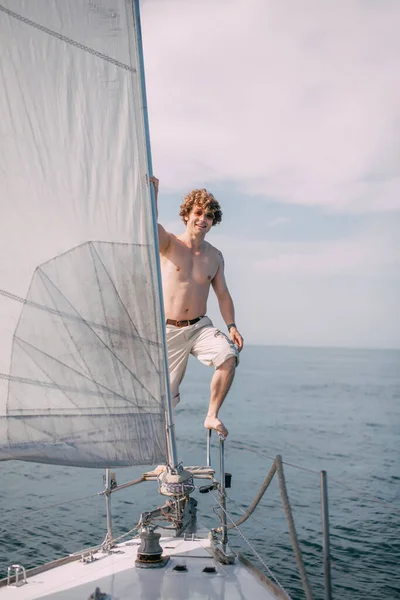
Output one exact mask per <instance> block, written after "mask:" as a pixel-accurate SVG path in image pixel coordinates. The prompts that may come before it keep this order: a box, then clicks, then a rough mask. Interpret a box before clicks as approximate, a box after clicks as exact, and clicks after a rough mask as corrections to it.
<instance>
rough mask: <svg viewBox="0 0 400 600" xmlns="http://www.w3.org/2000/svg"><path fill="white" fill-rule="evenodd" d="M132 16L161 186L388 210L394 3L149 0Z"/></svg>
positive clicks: (394, 99) (398, 83)
mask: <svg viewBox="0 0 400 600" xmlns="http://www.w3.org/2000/svg"><path fill="white" fill-rule="evenodd" d="M142 18H143V29H144V40H145V59H146V68H147V82H148V99H149V110H150V124H151V132H152V142H153V154H154V161H155V164H156V170H157V173H158V174H159V176H160V178H162V181H163V187H164V188H165V189H169V190H170V191H177V190H182V189H183V188H190V187H192V186H193V185H198V183H201V182H206V181H207V182H217V181H232V182H234V183H235V184H236V185H237V186H238V187H239V189H240V190H241V191H242V192H243V194H258V195H262V196H264V195H265V196H267V197H269V198H273V199H275V200H277V201H281V202H285V203H296V204H300V205H316V206H322V207H324V208H326V209H328V210H333V211H342V212H356V213H358V212H379V211H393V210H400V162H399V160H398V158H399V156H400V80H399V78H398V65H399V57H400V36H399V35H398V23H399V20H400V4H399V3H398V2H393V1H390V0H382V1H381V2H379V3H374V2H367V1H365V0H351V1H347V0H346V1H344V0H338V1H336V2H333V1H332V2H320V1H317V0H308V1H306V2H302V3H293V2H288V1H285V0H282V2H274V1H273V0H229V1H228V0H213V1H212V2H211V1H206V2H201V3H199V2H193V1H190V0H189V1H188V0H175V1H174V0H170V1H169V2H162V1H156V0H148V1H147V2H145V4H144V5H143V10H142Z"/></svg>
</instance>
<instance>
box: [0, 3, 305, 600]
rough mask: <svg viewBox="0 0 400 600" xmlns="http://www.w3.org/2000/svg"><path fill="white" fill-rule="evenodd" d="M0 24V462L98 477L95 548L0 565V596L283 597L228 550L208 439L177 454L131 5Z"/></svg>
mask: <svg viewBox="0 0 400 600" xmlns="http://www.w3.org/2000/svg"><path fill="white" fill-rule="evenodd" d="M0 23H1V29H0V31H1V50H0V52H1V57H0V59H1V70H0V81H1V89H2V94H1V95H0V114H1V115H2V118H1V125H0V130H1V134H2V135H1V139H2V148H1V149H2V161H1V167H0V189H1V194H2V220H1V224H0V245H1V246H0V247H1V256H2V264H1V269H0V328H1V333H0V339H1V344H0V459H1V460H19V461H32V462H41V463H45V464H53V465H68V466H75V467H86V468H96V469H105V473H106V474H105V489H104V497H105V500H106V509H107V523H106V524H105V527H104V529H105V530H106V532H107V533H106V536H105V539H104V541H103V542H102V543H101V544H99V546H97V547H95V548H89V549H85V550H82V551H79V552H76V553H75V554H72V555H69V556H66V557H65V558H63V559H58V560H55V561H53V562H51V563H48V564H46V565H42V566H39V567H37V568H35V569H32V570H30V571H26V569H25V568H24V566H23V565H22V564H13V565H10V566H9V568H8V573H7V576H6V577H5V578H4V579H3V580H2V581H0V599H4V600H6V599H7V598H13V600H16V599H17V600H19V599H21V600H29V599H33V598H44V597H46V598H57V599H60V600H61V599H63V598H68V599H69V600H73V599H75V598H76V599H78V598H79V599H82V598H83V599H86V598H93V599H96V600H99V599H103V600H105V599H117V598H118V599H119V600H123V599H127V598H134V597H135V598H146V599H154V600H155V599H157V598H199V599H200V598H211V597H212V598H214V597H218V598H221V599H223V598H229V600H234V599H235V598H241V599H252V600H253V599H260V600H261V599H278V598H288V594H287V593H286V592H285V590H284V589H283V588H282V587H281V586H279V585H277V584H276V583H274V582H273V581H272V580H271V579H270V578H267V577H266V576H265V575H264V574H263V573H261V572H260V571H258V570H257V568H256V567H255V566H253V565H252V564H251V563H250V562H249V561H248V560H247V559H244V558H243V557H240V556H238V555H236V553H235V552H233V551H232V550H231V549H230V547H229V540H228V530H229V528H232V527H233V526H236V524H235V523H233V524H232V523H230V522H229V520H228V515H227V511H226V487H227V486H229V475H228V474H226V473H225V466H224V444H225V441H224V440H223V439H222V438H221V439H218V440H217V442H218V447H219V468H218V469H217V470H216V469H214V468H213V467H212V465H211V458H210V448H211V433H209V434H208V436H207V440H206V456H205V464H204V465H200V466H194V467H184V466H183V463H181V462H180V460H179V458H178V455H177V445H176V439H175V424H174V414H173V410H172V406H171V397H170V389H169V378H168V363H167V358H166V356H167V354H166V341H165V335H164V320H165V319H164V313H163V303H162V294H161V279H160V266H159V255H158V242H157V229H156V211H155V200H154V190H153V189H152V186H151V182H150V178H151V176H152V163H151V152H150V141H149V126H148V117H147V108H146V106H147V103H146V92H145V77H144V66H143V65H144V61H143V52H142V41H141V29H140V14H139V1H138V0H133V1H132V0H112V1H111V0H30V1H29V2H26V1H25V0H2V1H1V4H0ZM156 464H164V465H165V468H163V469H160V470H158V471H157V470H150V471H148V472H146V473H144V474H143V476H142V477H141V478H140V479H138V480H135V481H130V482H126V483H124V484H121V485H118V484H117V482H116V477H115V474H114V472H112V469H117V468H119V467H125V466H132V465H141V466H153V465H156ZM280 468H281V463H279V460H278V462H277V464H276V465H275V470H276V469H278V470H279V469H280ZM217 471H218V472H217ZM145 481H153V482H155V484H156V485H157V486H158V490H159V492H160V494H161V496H162V498H163V504H162V506H161V507H158V508H154V507H144V509H143V512H142V515H141V518H140V521H139V523H138V524H137V525H136V526H135V527H134V528H133V530H132V531H133V532H132V533H131V537H129V538H128V539H126V540H124V541H118V540H116V539H115V537H114V536H113V530H112V514H111V498H112V495H113V494H114V493H116V492H118V490H120V489H125V488H126V487H128V486H134V485H138V484H141V483H142V482H145ZM200 484H201V485H200ZM196 489H199V491H200V492H203V493H207V492H212V493H215V494H216V497H217V499H218V504H219V508H220V510H219V517H220V520H219V523H217V526H216V527H215V528H213V529H212V530H211V531H203V530H202V529H201V527H199V526H198V524H197V519H196V511H197V509H196V506H197V502H198V500H196V499H195V497H194V496H193V492H194V491H195V490H196ZM99 534H100V532H99ZM307 597H308V598H311V597H312V596H311V592H309V593H308V594H307Z"/></svg>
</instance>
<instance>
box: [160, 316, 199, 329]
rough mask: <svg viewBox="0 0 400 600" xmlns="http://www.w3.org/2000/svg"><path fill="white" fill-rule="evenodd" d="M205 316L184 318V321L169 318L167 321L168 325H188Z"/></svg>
mask: <svg viewBox="0 0 400 600" xmlns="http://www.w3.org/2000/svg"><path fill="white" fill-rule="evenodd" d="M202 318H203V317H197V318H196V319H184V320H183V321H174V319H167V320H166V321H165V322H166V324H167V325H175V327H187V326H188V325H194V324H195V323H197V321H200V319H202Z"/></svg>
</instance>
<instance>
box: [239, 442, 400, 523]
mask: <svg viewBox="0 0 400 600" xmlns="http://www.w3.org/2000/svg"><path fill="white" fill-rule="evenodd" d="M231 445H232V446H233V447H234V448H237V449H238V450H247V451H248V452H253V454H257V455H258V456H262V457H264V456H265V457H266V458H269V459H270V460H275V459H274V457H273V456H270V455H269V454H266V453H265V452H262V451H260V450H257V449H255V448H251V447H250V446H246V444H243V443H242V442H235V441H232V442H231ZM282 464H283V465H286V466H288V467H293V468H294V469H298V470H299V471H305V472H306V473H312V474H313V475H318V477H319V476H320V471H316V470H315V469H309V468H307V467H301V466H300V465H296V464H294V463H290V462H287V461H285V460H283V461H282ZM329 481H333V482H334V483H337V484H338V485H341V486H342V487H345V488H347V489H349V490H352V491H353V492H356V493H357V494H358V495H359V496H363V497H364V498H365V499H366V500H369V501H370V502H376V503H378V504H381V505H382V506H384V507H385V508H387V509H388V510H392V511H393V512H395V513H397V514H400V509H398V508H397V507H395V506H393V505H392V504H390V503H388V502H385V500H382V499H381V498H378V497H377V496H373V495H372V494H368V493H366V492H364V491H362V490H360V489H358V488H356V487H354V486H353V485H350V484H349V483H345V482H343V481H340V479H336V477H331V476H329Z"/></svg>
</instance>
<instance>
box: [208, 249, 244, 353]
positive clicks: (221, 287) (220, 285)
mask: <svg viewBox="0 0 400 600" xmlns="http://www.w3.org/2000/svg"><path fill="white" fill-rule="evenodd" d="M218 254H219V257H220V259H219V266H218V271H217V274H216V275H215V277H214V279H213V280H212V286H213V289H214V292H215V295H216V296H217V298H218V304H219V309H220V311H221V315H222V318H223V319H224V321H225V323H226V325H231V324H232V323H235V307H234V306H233V300H232V296H231V295H230V293H229V290H228V286H227V284H226V280H225V272H224V270H225V269H224V258H223V256H222V254H221V253H220V252H219V253H218ZM229 335H230V338H231V340H232V342H233V343H234V344H236V345H237V347H238V349H239V352H240V351H241V349H242V348H243V338H242V336H241V335H240V333H239V331H238V330H237V328H236V325H234V326H233V327H231V328H230V329H229Z"/></svg>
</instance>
